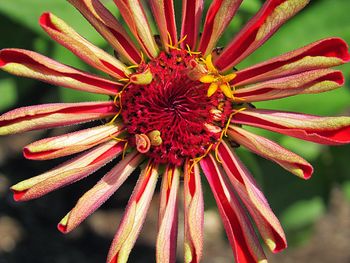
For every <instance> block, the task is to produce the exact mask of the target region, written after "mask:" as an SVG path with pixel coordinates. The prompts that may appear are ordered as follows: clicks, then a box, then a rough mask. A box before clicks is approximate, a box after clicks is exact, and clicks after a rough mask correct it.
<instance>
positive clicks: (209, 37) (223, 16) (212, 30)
mask: <svg viewBox="0 0 350 263" xmlns="http://www.w3.org/2000/svg"><path fill="white" fill-rule="evenodd" d="M242 1H243V0H214V1H213V3H212V4H211V5H210V7H209V10H208V12H207V16H206V18H205V22H204V26H203V33H202V37H201V41H200V43H199V48H198V50H199V51H200V52H202V54H204V55H205V56H206V55H208V54H209V53H210V52H211V51H212V50H213V48H214V47H215V45H216V43H217V41H218V40H219V38H220V36H221V34H222V33H223V32H224V30H225V28H226V27H227V26H228V24H229V23H230V22H231V19H232V17H233V16H234V15H235V13H236V12H237V10H238V7H239V6H240V5H241V3H242Z"/></svg>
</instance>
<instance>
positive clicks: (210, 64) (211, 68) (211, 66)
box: [205, 54, 218, 73]
mask: <svg viewBox="0 0 350 263" xmlns="http://www.w3.org/2000/svg"><path fill="white" fill-rule="evenodd" d="M212 59H213V57H212V55H211V54H209V55H208V56H207V57H206V58H205V64H206V65H207V68H208V70H209V71H210V72H215V73H217V72H218V70H217V69H216V68H215V66H214V64H213V60H212Z"/></svg>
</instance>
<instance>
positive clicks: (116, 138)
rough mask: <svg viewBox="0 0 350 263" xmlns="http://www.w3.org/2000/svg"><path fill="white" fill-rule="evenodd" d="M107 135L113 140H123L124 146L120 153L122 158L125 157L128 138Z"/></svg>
mask: <svg viewBox="0 0 350 263" xmlns="http://www.w3.org/2000/svg"><path fill="white" fill-rule="evenodd" d="M109 137H111V138H112V139H113V140H116V141H117V142H125V144H124V148H123V154H122V159H124V158H125V153H126V149H127V148H128V143H129V142H128V140H126V139H124V138H118V137H115V136H114V135H109Z"/></svg>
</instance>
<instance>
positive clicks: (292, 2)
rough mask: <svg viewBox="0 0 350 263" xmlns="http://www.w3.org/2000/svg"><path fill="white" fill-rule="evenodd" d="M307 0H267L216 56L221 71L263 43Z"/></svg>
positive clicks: (305, 3)
mask: <svg viewBox="0 0 350 263" xmlns="http://www.w3.org/2000/svg"><path fill="white" fill-rule="evenodd" d="M308 2H309V0H267V1H266V2H265V4H264V5H263V7H262V8H261V9H260V11H259V12H258V13H257V14H256V15H255V16H254V17H253V18H252V19H251V20H250V21H249V22H248V24H247V25H246V26H245V27H244V28H243V29H242V30H241V31H240V32H239V34H238V35H237V36H236V37H235V38H234V39H233V40H232V41H231V43H230V44H229V45H228V46H227V47H226V48H225V49H224V51H223V52H222V53H221V54H220V55H219V56H218V57H217V58H216V60H215V61H214V64H215V65H216V67H217V68H218V69H220V70H222V71H225V70H227V69H228V68H230V67H232V66H234V65H237V64H238V63H239V62H241V61H242V60H243V59H244V58H246V57H247V56H248V55H250V54H251V53H252V52H254V51H255V50H256V49H257V48H258V47H260V46H261V45H262V44H264V43H265V42H266V41H267V40H268V39H269V38H270V36H271V35H272V34H273V33H275V32H276V31H277V30H278V29H279V28H280V27H281V26H282V25H283V24H284V23H285V22H286V21H287V20H288V19H290V18H291V17H293V16H294V15H295V14H296V13H298V12H299V11H300V10H301V9H303V8H304V7H305V6H306V5H307V4H308Z"/></svg>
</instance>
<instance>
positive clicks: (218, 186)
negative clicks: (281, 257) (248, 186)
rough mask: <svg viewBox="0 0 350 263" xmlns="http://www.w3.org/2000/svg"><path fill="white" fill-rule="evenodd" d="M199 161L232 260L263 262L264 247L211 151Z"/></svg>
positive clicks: (248, 262)
mask: <svg viewBox="0 0 350 263" xmlns="http://www.w3.org/2000/svg"><path fill="white" fill-rule="evenodd" d="M200 164H201V167H202V169H203V172H204V174H205V176H206V178H207V180H208V182H209V185H210V188H211V190H212V192H213V194H214V197H215V200H216V203H217V206H218V208H219V212H220V215H221V218H222V221H223V223H224V227H225V229H226V234H227V236H228V239H229V241H230V244H231V247H232V250H233V252H234V256H235V262H240V263H241V262H246V263H250V262H260V263H262V262H264V263H266V262H267V260H266V257H265V254H264V251H263V249H262V247H261V245H260V244H259V240H258V238H257V236H256V234H255V232H254V229H253V226H252V225H251V223H250V221H249V218H248V217H247V216H246V214H245V211H244V209H243V207H242V206H241V204H240V202H239V200H238V199H237V197H236V194H235V193H234V192H233V191H232V188H231V187H230V185H229V184H228V182H227V180H226V178H225V177H224V176H223V174H222V173H221V171H220V169H219V167H218V166H217V164H216V162H215V160H214V158H213V157H212V156H211V155H210V156H207V157H205V158H203V159H202V160H201V162H200Z"/></svg>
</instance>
